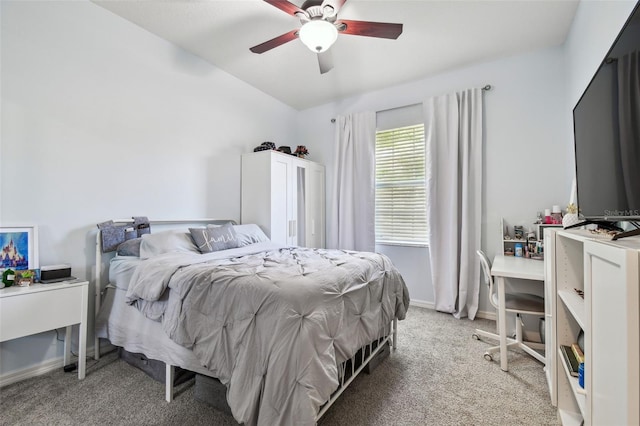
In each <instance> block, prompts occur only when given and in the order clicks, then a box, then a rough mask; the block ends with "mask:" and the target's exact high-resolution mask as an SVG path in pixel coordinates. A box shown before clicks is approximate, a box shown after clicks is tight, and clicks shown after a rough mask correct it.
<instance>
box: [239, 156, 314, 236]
mask: <svg viewBox="0 0 640 426" xmlns="http://www.w3.org/2000/svg"><path fill="white" fill-rule="evenodd" d="M241 179H242V195H241V206H240V221H241V222H242V223H256V224H258V225H259V226H260V227H261V228H262V230H263V231H264V232H265V233H266V234H267V236H268V237H269V238H271V241H273V242H276V243H281V244H286V245H293V246H300V247H315V248H324V246H325V170H324V166H323V165H321V164H318V163H314V162H313V161H309V160H305V159H302V158H298V157H295V156H293V155H288V154H283V153H281V152H277V151H259V152H252V153H249V154H244V155H242V178H241Z"/></svg>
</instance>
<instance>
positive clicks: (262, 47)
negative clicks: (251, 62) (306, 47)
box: [249, 30, 298, 53]
mask: <svg viewBox="0 0 640 426" xmlns="http://www.w3.org/2000/svg"><path fill="white" fill-rule="evenodd" d="M296 38H298V30H292V31H289V32H288V33H284V34H282V35H279V36H278V37H276V38H272V39H271V40H269V41H265V42H264V43H261V44H259V45H257V46H253V47H252V48H250V49H249V50H251V51H252V52H253V53H264V52H266V51H267V50H271V49H273V48H274V47H278V46H281V45H283V44H285V43H287V42H289V41H291V40H293V39H296Z"/></svg>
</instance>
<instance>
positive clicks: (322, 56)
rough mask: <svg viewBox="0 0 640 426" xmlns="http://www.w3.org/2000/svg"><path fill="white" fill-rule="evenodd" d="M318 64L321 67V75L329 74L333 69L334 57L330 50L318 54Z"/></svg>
mask: <svg viewBox="0 0 640 426" xmlns="http://www.w3.org/2000/svg"><path fill="white" fill-rule="evenodd" d="M318 64H319V65H320V74H324V73H327V72H329V71H331V70H332V69H333V56H331V51H330V50H325V51H324V52H322V53H318Z"/></svg>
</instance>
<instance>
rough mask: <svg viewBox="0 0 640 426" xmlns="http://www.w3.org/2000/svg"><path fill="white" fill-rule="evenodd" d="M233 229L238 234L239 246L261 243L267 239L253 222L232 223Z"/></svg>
mask: <svg viewBox="0 0 640 426" xmlns="http://www.w3.org/2000/svg"><path fill="white" fill-rule="evenodd" d="M233 229H235V230H236V234H237V235H238V246H239V247H243V246H247V245H249V244H255V243H261V242H263V241H269V238H268V237H267V236H266V235H265V233H264V232H262V229H260V227H259V226H258V225H256V224H255V223H249V224H246V225H234V226H233Z"/></svg>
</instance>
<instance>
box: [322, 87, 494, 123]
mask: <svg viewBox="0 0 640 426" xmlns="http://www.w3.org/2000/svg"><path fill="white" fill-rule="evenodd" d="M491 89H492V87H491V85H490V84H486V85H485V86H484V87H482V91H488V90H491ZM414 105H418V103H415V104H410V105H402V106H399V107H393V108H387V109H381V110H380V111H376V112H384V111H391V110H394V109H398V108H406V107H410V106H414ZM331 122H332V123H335V122H336V119H335V118H332V119H331Z"/></svg>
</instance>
